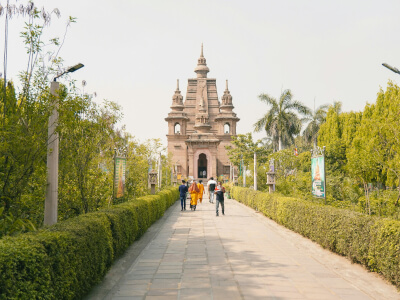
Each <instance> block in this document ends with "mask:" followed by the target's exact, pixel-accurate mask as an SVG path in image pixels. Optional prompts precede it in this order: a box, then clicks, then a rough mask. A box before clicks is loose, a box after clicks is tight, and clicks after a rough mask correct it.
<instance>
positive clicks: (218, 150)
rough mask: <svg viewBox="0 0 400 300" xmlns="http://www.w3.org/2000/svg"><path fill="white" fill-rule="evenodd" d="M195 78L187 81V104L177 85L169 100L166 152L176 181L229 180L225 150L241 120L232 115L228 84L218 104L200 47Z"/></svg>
mask: <svg viewBox="0 0 400 300" xmlns="http://www.w3.org/2000/svg"><path fill="white" fill-rule="evenodd" d="M194 71H195V72H196V74H197V78H193V79H188V87H187V92H186V100H185V101H184V102H183V97H182V95H181V92H180V90H179V81H178V84H177V87H176V91H175V94H174V95H173V96H172V106H171V112H170V113H169V114H168V117H167V118H165V120H166V121H167V122H168V134H167V139H168V152H170V153H172V155H173V164H174V165H175V166H176V171H177V174H178V178H179V177H180V176H181V177H182V178H187V177H189V176H193V178H196V179H199V178H210V177H214V178H216V177H218V176H220V175H224V176H226V178H229V175H230V162H229V158H228V156H227V151H226V149H225V146H226V145H229V144H230V143H231V136H233V135H236V123H237V122H238V121H239V120H240V119H239V118H238V117H237V116H236V114H235V113H234V112H233V108H234V107H233V105H232V96H231V94H230V92H229V90H228V81H226V87H225V91H224V94H223V96H222V97H221V102H219V101H218V94H217V86H216V79H213V78H207V73H208V72H209V71H210V70H209V68H208V67H207V64H206V59H205V58H204V56H203V45H202V46H201V54H200V58H199V59H198V64H197V67H196V69H195V70H194Z"/></svg>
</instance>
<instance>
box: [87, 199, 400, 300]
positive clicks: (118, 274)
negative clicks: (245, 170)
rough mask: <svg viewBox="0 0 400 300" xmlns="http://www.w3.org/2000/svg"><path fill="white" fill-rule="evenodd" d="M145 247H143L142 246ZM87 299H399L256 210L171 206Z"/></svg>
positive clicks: (229, 204) (231, 204) (372, 277)
mask: <svg viewBox="0 0 400 300" xmlns="http://www.w3.org/2000/svg"><path fill="white" fill-rule="evenodd" d="M142 249H143V250H142ZM87 299H90V300H93V299H96V300H97V299H113V300H125V299H131V300H135V299H147V300H155V299H160V300H161V299H165V300H167V299H213V300H218V299H229V300H235V299H276V300H283V299H318V300H324V299H349V300H358V299H400V294H399V293H398V291H397V290H396V289H395V288H394V287H393V286H392V285H390V284H388V283H386V282H385V281H384V280H383V279H381V278H380V277H379V276H378V275H376V274H373V273H369V272H368V271H366V270H365V269H364V268H363V267H361V266H359V265H355V264H351V263H350V262H349V261H348V260H347V259H345V258H343V257H340V256H338V255H335V254H333V253H331V252H329V251H327V250H325V249H322V248H321V247H320V246H319V245H317V244H315V243H313V242H311V241H309V240H307V239H305V238H303V237H301V236H300V235H298V234H296V233H293V232H291V231H289V230H287V229H286V228H284V227H282V226H280V225H278V224H276V223H275V222H273V221H271V220H269V219H268V218H266V217H264V216H262V215H261V214H259V213H256V212H255V211H254V210H252V209H250V208H248V207H246V206H244V205H242V204H240V203H238V202H236V201H234V200H229V199H226V200H225V216H222V215H221V213H220V216H219V217H216V216H215V205H214V204H211V203H209V201H208V199H204V200H203V203H202V204H199V205H198V206H197V210H196V211H191V210H190V209H188V210H186V211H183V212H181V210H180V203H178V202H177V203H176V204H174V205H173V206H172V207H171V208H170V209H169V210H168V211H167V212H166V214H165V216H164V217H163V218H162V219H161V220H159V221H158V222H156V224H154V225H153V226H152V227H151V228H150V229H149V231H148V232H147V233H146V234H145V235H144V236H143V237H142V238H141V239H140V240H139V241H137V242H135V243H134V245H133V246H132V247H131V248H130V249H129V250H128V251H127V254H126V255H125V256H124V257H122V258H121V259H120V260H119V261H117V262H116V263H115V264H114V266H113V267H112V269H111V270H110V272H109V273H108V274H107V276H106V279H105V280H104V282H103V283H101V284H100V285H99V286H98V287H96V288H95V289H94V290H93V291H92V293H91V294H90V295H89V296H88V297H87Z"/></svg>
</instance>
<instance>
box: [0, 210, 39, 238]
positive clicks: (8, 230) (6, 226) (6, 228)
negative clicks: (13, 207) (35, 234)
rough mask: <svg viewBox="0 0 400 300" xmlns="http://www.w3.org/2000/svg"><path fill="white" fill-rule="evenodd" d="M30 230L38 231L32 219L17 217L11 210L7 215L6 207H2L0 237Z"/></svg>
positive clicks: (0, 212) (0, 211)
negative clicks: (5, 212)
mask: <svg viewBox="0 0 400 300" xmlns="http://www.w3.org/2000/svg"><path fill="white" fill-rule="evenodd" d="M28 231H36V227H35V225H34V224H33V223H32V222H31V221H30V220H28V219H19V218H15V217H14V216H13V214H12V213H10V212H9V213H8V215H5V214H4V207H0V239H1V238H2V237H3V236H5V235H16V234H19V233H23V232H28Z"/></svg>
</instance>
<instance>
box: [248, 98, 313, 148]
mask: <svg viewBox="0 0 400 300" xmlns="http://www.w3.org/2000/svg"><path fill="white" fill-rule="evenodd" d="M292 97H293V95H292V92H291V91H290V90H285V91H283V93H282V94H281V96H280V98H279V102H278V101H277V100H276V99H275V98H273V97H271V96H269V95H268V94H261V95H259V96H258V98H259V99H260V100H261V101H263V102H265V103H267V104H268V105H271V106H272V107H271V109H270V110H269V111H267V113H266V114H265V115H264V116H263V117H262V118H261V119H259V120H258V121H257V122H256V123H255V124H254V131H256V132H260V131H261V130H263V129H264V130H265V131H266V133H267V135H268V136H270V137H271V138H272V140H273V143H274V144H275V145H276V144H278V150H282V148H283V145H285V146H287V145H290V144H291V143H294V136H295V135H297V134H299V133H300V131H301V124H302V121H303V119H300V118H299V116H298V115H297V114H296V112H298V113H300V114H301V115H304V116H309V115H310V114H311V111H310V109H309V108H308V107H306V106H305V105H303V104H302V103H301V102H300V101H297V100H293V99H292Z"/></svg>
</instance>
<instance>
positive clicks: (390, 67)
mask: <svg viewBox="0 0 400 300" xmlns="http://www.w3.org/2000/svg"><path fill="white" fill-rule="evenodd" d="M382 66H384V67H386V68H388V69H389V70H390V71H393V72H395V73H397V74H400V71H399V69H397V68H395V67H392V66H390V65H388V64H387V63H383V64H382Z"/></svg>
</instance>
